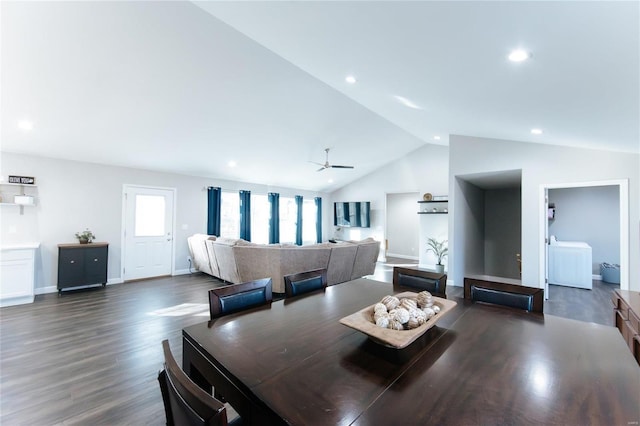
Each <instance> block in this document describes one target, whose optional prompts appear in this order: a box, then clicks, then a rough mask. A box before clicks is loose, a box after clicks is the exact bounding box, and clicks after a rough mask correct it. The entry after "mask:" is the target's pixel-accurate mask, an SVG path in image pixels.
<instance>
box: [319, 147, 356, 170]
mask: <svg viewBox="0 0 640 426" xmlns="http://www.w3.org/2000/svg"><path fill="white" fill-rule="evenodd" d="M324 152H325V153H326V160H325V162H324V164H323V163H316V162H315V161H312V163H313V164H317V165H319V166H322V167H320V168H319V169H318V170H317V171H318V172H321V171H323V170H324V169H353V166H339V165H337V164H329V148H325V149H324Z"/></svg>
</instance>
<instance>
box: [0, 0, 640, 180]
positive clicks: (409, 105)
mask: <svg viewBox="0 0 640 426" xmlns="http://www.w3.org/2000/svg"><path fill="white" fill-rule="evenodd" d="M0 14H1V16H0V19H1V24H2V29H1V36H2V40H1V48H2V50H1V52H0V53H1V60H2V64H1V71H2V75H1V84H2V85H1V98H0V101H1V106H2V111H1V120H2V123H1V124H2V126H1V129H0V134H1V136H2V141H1V143H2V150H3V151H9V152H19V153H28V154H34V155H42V156H48V157H54V158H65V159H73V160H80V161H89V162H96V163H104V164H114V165H122V166H129V167H136V168H143V169H151V170H161V171H168V172H176V173H183V174H189V175H196V176H207V177H212V178H224V179H233V180H240V181H247V182H255V183H262V184H267V185H273V186H287V187H294V188H301V189H310V190H317V191H331V190H333V189H336V188H339V187H341V186H343V185H345V184H347V183H349V182H352V181H353V180H355V179H357V178H359V177H362V176H364V175H366V174H367V173H369V172H371V171H373V170H375V169H377V168H379V167H381V166H383V165H384V164H386V163H388V162H390V161H393V160H394V159H397V158H399V157H401V156H403V155H406V154H407V153H409V152H411V151H413V150H415V149H417V148H419V147H421V146H423V145H424V144H431V143H435V144H447V143H448V137H449V135H450V134H464V135H472V136H480V137H492V138H501V139H508V140H516V141H527V142H537V143H545V144H559V145H567V146H579V147H586V148H594V149H606V150H614V151H623V152H633V153H638V152H640V142H639V141H640V84H639V81H640V77H639V76H640V7H639V3H638V2H597V1H595V2H519V1H512V2H483V1H472V2H432V1H407V2H393V1H372V2H368V1H332V2H305V1H292V2H269V1H261V2H251V1H239V2H207V1H205V2H187V1H178V2H165V1H160V2H154V1H118V2H93V1H91V2H57V1H49V2H14V1H3V2H2V3H1V4H0ZM516 48H522V49H525V50H526V51H527V52H530V54H531V57H530V58H529V59H528V60H526V61H524V62H521V63H513V62H510V61H509V60H508V59H507V55H508V54H509V52H510V51H511V50H513V49H516ZM347 75H352V76H354V77H355V79H356V82H355V84H350V83H347V82H346V81H345V77H346V76H347ZM25 121H27V122H28V123H30V124H31V125H32V127H33V128H32V129H31V130H25V129H23V128H20V126H22V127H25ZM20 123H21V124H20ZM532 128H539V129H541V130H542V131H543V133H542V134H541V135H533V134H531V132H530V131H531V129H532ZM436 137H439V139H436ZM327 147H330V148H331V152H330V158H329V160H330V162H331V163H334V164H347V165H353V166H355V169H353V170H338V169H330V170H325V171H322V172H317V171H316V170H317V169H318V166H317V165H316V164H313V163H311V161H313V162H319V163H322V162H324V149H325V148H327ZM229 161H235V162H236V163H237V165H236V166H235V167H229V165H228V163H229ZM330 180H332V182H330Z"/></svg>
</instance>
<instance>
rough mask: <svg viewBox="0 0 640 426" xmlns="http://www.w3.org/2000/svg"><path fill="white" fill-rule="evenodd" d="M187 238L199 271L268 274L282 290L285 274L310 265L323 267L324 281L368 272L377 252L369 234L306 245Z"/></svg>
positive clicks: (222, 275)
mask: <svg viewBox="0 0 640 426" xmlns="http://www.w3.org/2000/svg"><path fill="white" fill-rule="evenodd" d="M187 240H188V243H189V250H190V252H191V258H192V259H193V262H194V266H195V267H196V268H197V269H198V270H199V271H201V272H204V273H206V274H209V275H212V276H214V277H216V278H219V279H221V280H224V281H227V282H230V283H234V284H237V283H241V282H247V281H252V280H256V279H260V278H267V277H270V278H271V280H272V283H273V291H274V292H276V293H284V276H285V275H289V274H296V273H299V272H305V271H310V270H314V269H324V268H326V269H327V283H328V285H333V284H338V283H342V282H345V281H349V280H352V279H356V278H360V277H363V276H365V275H371V274H373V272H374V270H375V266H376V261H377V259H378V253H379V252H380V243H379V242H378V241H376V240H374V239H373V238H367V239H365V240H362V241H344V242H338V243H320V244H311V245H306V246H296V245H291V244H255V243H251V242H248V241H245V240H241V239H231V238H216V237H214V236H211V235H205V234H195V235H192V236H191V237H189V238H188V239H187Z"/></svg>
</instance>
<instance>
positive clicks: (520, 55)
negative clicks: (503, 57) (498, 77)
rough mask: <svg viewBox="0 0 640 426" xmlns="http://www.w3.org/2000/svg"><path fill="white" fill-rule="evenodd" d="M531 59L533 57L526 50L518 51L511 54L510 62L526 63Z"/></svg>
mask: <svg viewBox="0 0 640 426" xmlns="http://www.w3.org/2000/svg"><path fill="white" fill-rule="evenodd" d="M530 57H531V53H529V52H527V51H526V50H522V49H516V50H513V51H511V53H509V60H510V61H511V62H522V61H526V60H527V59H529V58H530Z"/></svg>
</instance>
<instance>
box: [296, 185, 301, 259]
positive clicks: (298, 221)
mask: <svg viewBox="0 0 640 426" xmlns="http://www.w3.org/2000/svg"><path fill="white" fill-rule="evenodd" d="M296 244H297V245H299V246H301V245H302V195H296Z"/></svg>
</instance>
